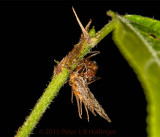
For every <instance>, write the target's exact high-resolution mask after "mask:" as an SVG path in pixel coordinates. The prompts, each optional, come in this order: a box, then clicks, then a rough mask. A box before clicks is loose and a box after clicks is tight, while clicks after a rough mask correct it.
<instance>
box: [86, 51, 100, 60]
mask: <svg viewBox="0 0 160 137" xmlns="http://www.w3.org/2000/svg"><path fill="white" fill-rule="evenodd" d="M89 53H91V55H90V56H88V57H87V58H86V60H87V59H90V58H91V57H93V56H96V55H97V54H100V51H90V52H89Z"/></svg>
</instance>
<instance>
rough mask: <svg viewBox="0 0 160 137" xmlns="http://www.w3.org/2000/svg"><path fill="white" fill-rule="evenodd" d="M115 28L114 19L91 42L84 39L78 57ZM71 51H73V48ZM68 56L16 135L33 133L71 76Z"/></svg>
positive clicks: (74, 65)
mask: <svg viewBox="0 0 160 137" xmlns="http://www.w3.org/2000/svg"><path fill="white" fill-rule="evenodd" d="M113 29H114V20H112V21H111V22H110V23H109V24H107V25H105V27H104V28H103V29H102V30H100V31H99V32H98V33H97V34H96V35H95V37H91V40H90V43H89V44H88V43H87V42H86V41H82V42H81V45H83V49H82V50H81V52H80V54H78V58H79V59H82V58H83V57H84V56H85V55H86V54H87V53H88V52H89V51H90V50H91V48H93V47H94V46H95V45H97V44H98V43H99V42H100V41H101V40H102V39H103V38H104V37H105V36H107V35H108V33H110V32H111V31H112V30H113ZM70 53H73V50H72V51H71V52H70ZM69 55H70V54H69ZM69 57H72V60H75V59H76V58H77V56H75V58H74V56H71V55H70V56H68V58H69ZM68 58H64V60H65V61H64V60H62V61H61V62H60V63H59V68H58V70H57V73H55V74H54V77H53V79H52V80H51V82H50V83H49V85H48V87H47V88H46V90H45V92H44V93H43V95H42V96H41V98H40V99H39V100H38V102H37V103H36V105H35V107H34V108H33V110H32V112H31V113H30V115H29V116H28V118H27V119H26V121H25V122H24V124H23V125H22V126H21V127H20V128H19V130H18V131H17V134H16V137H28V136H29V135H30V134H31V132H32V131H33V129H34V128H35V126H36V124H37V123H38V121H39V120H40V118H41V117H42V115H43V113H44V112H45V111H46V109H47V108H48V106H49V105H50V104H51V102H52V100H53V99H54V97H55V95H56V94H57V93H58V91H59V90H60V88H61V87H62V86H63V84H64V83H65V81H66V80H67V78H68V77H69V74H70V70H69V69H68V68H66V67H65V66H64V63H65V64H67V63H68V61H70V60H69V59H68ZM67 59H68V60H67ZM68 64H69V63H68ZM69 65H70V66H69V67H70V68H71V69H72V70H74V68H75V67H76V65H77V63H74V64H72V65H71V64H69ZM55 72H56V71H55Z"/></svg>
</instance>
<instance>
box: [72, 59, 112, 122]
mask: <svg viewBox="0 0 160 137" xmlns="http://www.w3.org/2000/svg"><path fill="white" fill-rule="evenodd" d="M95 65H96V64H95V62H93V61H91V60H89V58H86V59H83V60H81V62H80V63H79V65H78V66H77V68H76V69H75V71H74V72H72V73H71V75H70V81H69V85H70V86H71V87H72V95H71V102H72V103H73V96H75V97H76V100H77V106H78V114H79V117H80V118H82V103H83V104H84V107H85V110H86V113H87V119H88V121H89V113H88V110H90V111H91V112H92V113H93V115H94V116H96V114H95V112H97V113H98V114H99V115H100V116H101V117H103V118H104V119H106V120H107V121H108V122H111V120H110V118H109V117H108V115H107V114H106V113H105V111H104V109H103V108H102V107H101V105H100V104H99V102H98V101H97V100H96V98H95V97H94V95H93V94H92V92H91V91H90V89H89V87H88V84H89V83H91V82H93V81H94V80H93V79H94V78H95V74H96V71H97V69H98V66H96V67H95ZM84 66H85V67H84ZM83 67H84V68H83ZM91 72H92V73H91ZM93 72H94V73H93Z"/></svg>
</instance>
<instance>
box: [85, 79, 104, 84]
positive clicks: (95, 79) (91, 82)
mask: <svg viewBox="0 0 160 137" xmlns="http://www.w3.org/2000/svg"><path fill="white" fill-rule="evenodd" d="M99 79H101V78H100V77H96V78H95V79H93V80H92V81H90V82H88V83H87V85H89V84H91V83H93V82H95V81H97V80H99Z"/></svg>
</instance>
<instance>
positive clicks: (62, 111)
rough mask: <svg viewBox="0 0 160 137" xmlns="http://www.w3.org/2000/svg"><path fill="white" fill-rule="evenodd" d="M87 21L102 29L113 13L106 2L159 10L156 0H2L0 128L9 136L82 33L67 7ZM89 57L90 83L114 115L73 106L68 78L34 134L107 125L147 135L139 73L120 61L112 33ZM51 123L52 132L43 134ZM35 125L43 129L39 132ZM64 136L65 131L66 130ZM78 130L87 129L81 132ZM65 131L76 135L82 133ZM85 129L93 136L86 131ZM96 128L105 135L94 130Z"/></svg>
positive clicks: (143, 11) (128, 9)
mask: <svg viewBox="0 0 160 137" xmlns="http://www.w3.org/2000/svg"><path fill="white" fill-rule="evenodd" d="M72 6H74V8H75V9H76V11H77V14H78V16H79V18H80V20H81V21H82V24H84V25H86V24H87V23H88V21H89V19H90V18H91V19H92V20H93V23H92V25H94V26H95V28H96V30H100V29H101V28H102V27H103V26H104V25H105V24H107V23H108V21H109V20H111V18H110V17H107V16H106V11H107V10H110V9H111V10H113V11H115V12H118V13H119V14H122V15H124V14H126V13H128V14H138V15H143V16H147V17H151V18H153V17H154V18H155V19H160V17H159V11H160V10H159V3H158V2H156V1H138V0H137V1H115V0H112V1H61V0H60V1H58V0H57V1H45V2H44V1H32V2H31V1H22V2H20V1H17V2H15V1H1V2H0V34H1V35H0V41H1V42H0V43H1V50H0V51H1V58H0V59H1V71H0V72H1V99H0V104H1V113H0V121H1V129H0V136H13V135H14V134H15V133H16V130H17V129H18V127H20V126H21V125H22V124H23V122H24V120H25V118H26V117H27V116H28V115H29V113H30V111H31V109H32V108H33V107H34V105H35V103H36V101H37V100H38V99H39V97H40V96H41V95H42V93H43V92H44V89H45V88H46V87H47V85H48V83H49V81H50V80H51V76H52V73H53V67H54V65H56V63H55V62H54V59H56V60H59V61H60V60H61V59H62V58H63V57H64V56H65V55H66V54H67V53H68V52H69V51H70V50H71V49H72V48H73V46H74V44H76V43H77V42H78V41H79V38H80V34H81V30H80V27H79V25H78V23H77V21H76V19H75V17H74V14H73V12H72V9H71V7H72ZM93 50H98V51H100V52H101V54H99V55H97V56H96V57H93V58H92V59H93V60H95V61H96V62H97V64H98V66H99V70H98V72H97V76H100V77H101V79H100V80H98V81H96V82H95V83H93V84H91V85H90V89H91V91H92V92H93V93H94V95H95V97H96V98H97V100H98V101H99V102H100V104H101V105H102V106H103V108H104V109H105V111H106V113H107V114H108V115H109V117H110V118H111V120H112V123H111V124H109V123H108V122H107V121H106V120H104V119H103V118H101V117H100V116H97V117H94V116H93V115H92V114H91V113H90V122H89V123H88V122H87V117H86V113H85V110H84V109H83V119H80V118H79V116H78V112H77V105H76V100H74V105H72V104H71V102H70V98H71V97H70V96H71V87H70V86H69V85H68V84H65V85H64V87H62V88H61V90H60V92H59V93H58V95H57V97H56V98H55V99H54V101H53V102H52V104H51V105H50V108H49V109H48V110H47V111H46V113H45V114H44V116H43V117H42V119H41V120H40V122H39V124H38V125H37V126H36V129H35V130H34V132H33V133H34V134H33V135H32V137H34V136H43V137H45V136H46V137H51V136H61V135H62V134H63V133H62V132H60V133H58V134H54V131H55V130H56V131H58V130H60V131H61V130H76V131H78V130H81V131H83V130H87V131H89V130H92V129H94V130H98V129H102V130H107V131H110V132H112V131H115V134H114V135H110V136H146V114H147V113H146V101H145V96H144V93H143V90H142V87H141V85H140V83H139V82H138V80H137V77H136V75H135V74H134V72H133V71H132V69H131V68H130V66H129V65H128V63H127V62H126V61H125V59H124V58H123V56H122V55H121V54H120V52H119V50H118V49H117V47H116V46H115V44H114V42H113V41H112V35H111V34H109V35H108V36H107V37H106V38H105V39H103V40H102V41H101V42H100V43H99V44H98V46H97V47H96V48H94V49H93ZM48 129H50V131H52V133H51V132H50V134H47V130H48ZM40 131H41V132H42V131H44V132H43V133H40ZM64 135H65V136H67V133H64ZM82 135H83V136H88V135H89V134H87V135H84V134H82ZM68 136H80V134H78V133H77V134H76V135H70V134H68ZM90 136H93V135H92V134H90ZM97 136H107V135H104V134H99V133H97Z"/></svg>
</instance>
